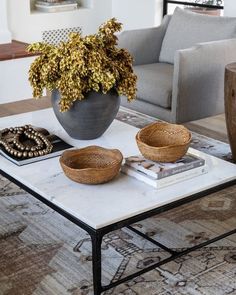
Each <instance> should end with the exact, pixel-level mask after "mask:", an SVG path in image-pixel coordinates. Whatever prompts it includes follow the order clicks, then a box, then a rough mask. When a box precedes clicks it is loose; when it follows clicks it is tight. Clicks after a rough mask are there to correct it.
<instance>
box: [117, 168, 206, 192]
mask: <svg viewBox="0 0 236 295" xmlns="http://www.w3.org/2000/svg"><path fill="white" fill-rule="evenodd" d="M121 171H122V172H123V173H125V174H127V175H129V176H132V177H134V178H136V179H137V180H140V181H142V182H145V183H146V184H149V185H151V186H153V187H155V188H157V189H160V188H164V187H167V186H170V185H172V184H176V183H179V182H183V181H185V180H188V179H191V178H194V177H197V176H199V175H202V174H205V173H207V172H208V166H207V165H204V166H201V167H197V168H194V169H191V170H188V171H184V172H182V173H178V174H175V175H171V176H168V177H165V178H161V179H155V178H153V177H150V176H147V175H146V174H144V173H142V172H141V171H137V170H135V169H133V168H131V167H129V166H127V165H123V166H122V167H121Z"/></svg>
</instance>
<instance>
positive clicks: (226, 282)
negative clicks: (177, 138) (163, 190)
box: [0, 109, 236, 295]
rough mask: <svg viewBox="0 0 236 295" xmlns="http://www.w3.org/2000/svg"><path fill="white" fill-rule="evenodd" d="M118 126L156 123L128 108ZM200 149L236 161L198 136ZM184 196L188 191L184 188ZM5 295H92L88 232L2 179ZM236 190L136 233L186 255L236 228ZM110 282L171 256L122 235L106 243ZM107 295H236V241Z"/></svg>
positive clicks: (0, 294)
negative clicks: (121, 124)
mask: <svg viewBox="0 0 236 295" xmlns="http://www.w3.org/2000/svg"><path fill="white" fill-rule="evenodd" d="M118 119H119V120H122V121H125V122H127V123H129V124H132V125H134V126H137V127H143V126H144V125H146V124H148V123H150V122H152V121H153V118H151V117H148V116H145V115H140V114H138V113H136V112H133V111H132V112H130V111H129V112H127V111H126V110H125V109H121V111H120V112H119V115H118ZM192 146H193V147H195V148H197V149H199V150H203V151H204V152H207V153H209V154H213V155H215V156H217V157H220V158H224V159H226V160H230V153H229V146H228V145H227V144H225V143H222V142H219V141H215V140H213V139H210V138H207V137H204V136H200V135H198V134H193V142H192ZM183 189H184V188H183ZM0 210H1V211H0V212H1V214H0V254H1V255H0V295H31V294H34V295H44V294H46V295H64V294H72V295H92V294H93V289H92V275H91V242H90V238H89V236H88V234H87V233H85V232H84V231H82V230H81V229H79V228H78V227H77V226H75V225H74V224H72V223H71V222H69V221H67V220H66V219H64V218H63V217H61V216H60V215H58V214H57V213H55V212H53V211H52V210H51V209H49V208H47V207H46V206H45V205H43V204H42V203H41V202H39V201H37V200H36V199H35V198H33V197H32V196H30V195H29V194H27V193H26V192H24V191H23V190H21V189H19V188H18V187H16V186H15V185H13V184H12V183H10V182H9V181H7V180H6V179H5V178H3V177H1V178H0ZM235 211H236V187H231V188H228V189H225V190H223V191H221V192H219V193H215V194H212V195H210V196H208V197H205V198H202V199H201V200H198V201H195V202H193V203H191V204H188V205H185V206H182V207H179V208H177V209H174V210H171V211H169V212H166V213H164V214H161V215H158V216H156V217H154V218H149V219H148V220H146V221H145V222H140V223H138V224H135V225H134V226H135V227H136V228H138V229H139V230H141V231H143V232H145V233H147V234H148V235H149V236H151V237H152V238H154V239H158V241H160V242H161V243H163V244H165V245H166V246H168V247H170V248H172V249H174V250H176V251H180V250H182V249H185V248H186V247H189V246H193V245H196V244H198V243H200V242H203V241H206V240H208V239H210V238H212V237H214V236H215V235H219V234H221V233H223V232H225V231H228V230H231V229H233V228H235V225H236V216H235ZM102 249H103V251H102V256H103V270H104V271H103V282H104V283H105V284H107V283H109V281H115V280H117V279H119V278H122V277H124V276H126V275H127V274H130V273H132V271H133V270H140V269H142V268H143V267H144V266H147V265H150V264H152V263H154V262H157V261H159V260H160V259H163V258H165V257H167V256H168V254H167V253H166V252H164V251H163V250H161V249H160V248H157V247H156V246H154V245H153V244H151V243H150V242H147V241H145V240H143V239H142V238H140V237H138V236H137V235H135V234H134V233H133V232H130V231H129V230H128V229H122V230H119V231H116V232H113V233H110V234H108V235H107V236H105V238H104V241H103V247H102ZM104 294H106V295H146V294H148V295H180V294H185V295H223V294H224V295H225V294H236V236H235V235H234V236H231V237H229V238H227V239H223V240H221V241H219V242H217V243H215V244H212V245H210V246H208V247H205V248H203V249H200V250H197V251H194V252H192V253H191V254H188V255H186V256H183V257H181V258H179V259H176V260H175V261H173V262H170V263H168V264H166V265H165V266H162V267H160V268H157V269H155V270H153V271H151V272H149V273H147V274H145V275H142V276H140V277H138V278H136V279H134V280H132V281H130V282H128V283H126V284H123V285H121V286H119V287H116V288H115V289H113V290H109V291H107V292H105V293H104Z"/></svg>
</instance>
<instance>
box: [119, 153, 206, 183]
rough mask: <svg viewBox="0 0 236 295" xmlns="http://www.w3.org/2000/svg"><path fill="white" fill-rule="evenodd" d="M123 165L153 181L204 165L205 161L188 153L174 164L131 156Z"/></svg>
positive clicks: (140, 156)
mask: <svg viewBox="0 0 236 295" xmlns="http://www.w3.org/2000/svg"><path fill="white" fill-rule="evenodd" d="M125 165H127V166H128V167H131V168H133V169H134V170H137V171H140V172H142V173H143V174H145V175H148V176H150V177H152V178H154V179H162V178H165V177H168V176H171V175H175V174H178V173H182V172H184V171H188V170H191V169H194V168H197V167H201V166H204V165H205V160H204V159H202V158H199V157H197V156H195V155H192V154H190V153H188V154H186V155H185V156H184V157H183V158H181V159H179V160H178V161H176V162H175V163H161V162H153V161H151V160H147V159H145V158H144V157H143V156H142V155H137V156H131V157H128V158H126V159H125Z"/></svg>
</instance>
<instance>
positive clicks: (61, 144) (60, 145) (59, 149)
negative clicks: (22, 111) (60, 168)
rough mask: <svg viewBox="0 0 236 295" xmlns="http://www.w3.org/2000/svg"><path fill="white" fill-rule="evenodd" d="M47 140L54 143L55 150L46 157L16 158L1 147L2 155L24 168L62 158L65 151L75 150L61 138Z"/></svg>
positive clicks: (54, 136)
mask: <svg viewBox="0 0 236 295" xmlns="http://www.w3.org/2000/svg"><path fill="white" fill-rule="evenodd" d="M47 138H48V139H49V140H50V141H51V142H52V144H53V149H52V152H51V153H49V154H47V155H44V156H38V157H33V158H27V159H20V158H16V157H14V156H12V155H10V154H8V153H7V152H6V151H5V150H4V149H2V148H1V147H0V155H2V156H4V157H5V158H6V159H8V160H10V161H11V162H13V163H14V164H16V165H18V166H23V165H27V164H31V163H34V162H38V161H42V160H46V159H49V158H54V157H58V156H60V155H61V154H62V153H63V152H64V151H65V150H68V149H71V148H73V146H71V145H70V144H68V143H66V142H65V141H64V140H62V139H61V138H59V137H58V136H56V135H48V136H47Z"/></svg>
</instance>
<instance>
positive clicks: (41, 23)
mask: <svg viewBox="0 0 236 295" xmlns="http://www.w3.org/2000/svg"><path fill="white" fill-rule="evenodd" d="M83 2H84V3H86V4H87V3H89V4H88V5H86V6H88V8H80V9H78V10H74V11H67V12H60V13H40V12H36V11H33V12H31V9H30V6H31V5H30V0H20V1H19V0H8V23H9V29H10V30H11V32H12V37H13V39H15V40H19V41H24V42H28V43H31V42H35V41H39V40H41V36H42V31H44V30H50V29H60V28H66V27H77V26H78V27H82V29H83V33H84V34H90V33H94V32H95V31H96V30H97V27H98V26H99V25H100V24H101V23H103V22H104V21H106V20H107V19H109V18H110V17H111V12H112V1H111V0H94V1H93V3H92V2H91V0H87V1H86V0H83ZM90 2H91V3H92V4H90Z"/></svg>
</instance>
